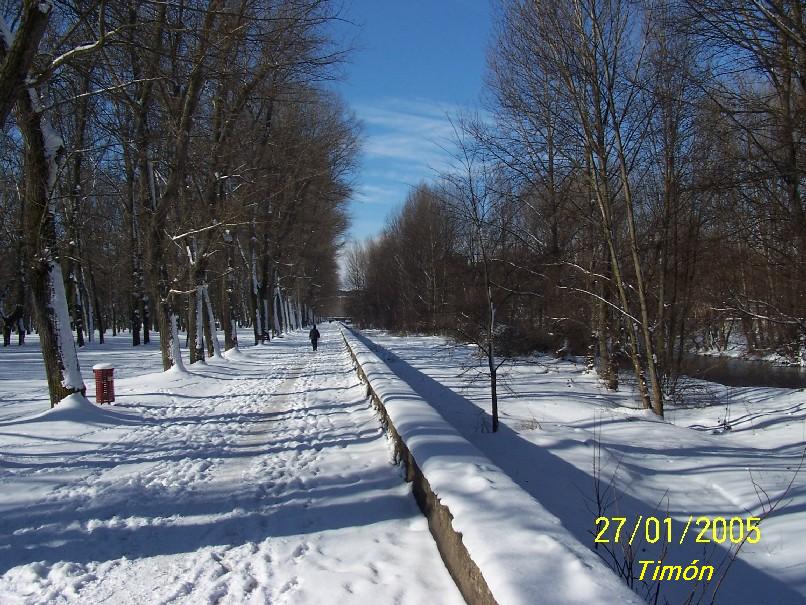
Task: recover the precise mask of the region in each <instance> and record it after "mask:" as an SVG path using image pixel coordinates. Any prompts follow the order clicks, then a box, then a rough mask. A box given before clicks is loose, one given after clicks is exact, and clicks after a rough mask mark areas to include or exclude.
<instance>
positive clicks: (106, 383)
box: [92, 363, 115, 403]
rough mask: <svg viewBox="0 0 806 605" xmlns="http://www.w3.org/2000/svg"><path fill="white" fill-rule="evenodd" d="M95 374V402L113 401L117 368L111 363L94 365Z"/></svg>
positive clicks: (93, 371)
mask: <svg viewBox="0 0 806 605" xmlns="http://www.w3.org/2000/svg"><path fill="white" fill-rule="evenodd" d="M92 373H93V374H94V375H95V403H112V402H113V401H114V400H115V380H114V377H113V375H114V373H115V368H114V367H113V366H112V364H109V363H98V364H95V365H94V366H92Z"/></svg>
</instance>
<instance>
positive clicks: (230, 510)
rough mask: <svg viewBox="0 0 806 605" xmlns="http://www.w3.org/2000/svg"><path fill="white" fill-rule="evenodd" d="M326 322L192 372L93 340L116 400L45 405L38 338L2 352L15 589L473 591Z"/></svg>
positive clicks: (264, 595) (8, 585) (0, 446)
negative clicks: (441, 542) (459, 583)
mask: <svg viewBox="0 0 806 605" xmlns="http://www.w3.org/2000/svg"><path fill="white" fill-rule="evenodd" d="M322 334H323V340H322V342H321V344H320V348H319V351H317V352H316V353H313V352H312V351H310V350H309V349H310V346H309V344H308V343H307V341H306V338H305V335H304V334H296V335H291V336H288V337H286V338H284V339H277V340H275V341H273V342H272V343H271V344H269V345H266V346H258V347H245V348H243V349H242V352H241V353H240V354H238V355H236V356H232V357H230V358H228V359H226V360H223V359H221V360H213V361H212V362H211V363H209V364H208V365H206V366H204V365H198V364H197V365H194V366H192V367H191V369H190V371H189V373H187V374H181V373H176V372H168V373H162V372H160V371H159V369H160V360H159V351H158V350H157V349H156V347H155V346H154V345H151V346H150V348H148V349H143V348H138V349H132V348H131V347H130V346H129V344H128V338H127V337H126V336H120V337H118V338H117V339H110V343H109V344H107V345H105V346H103V347H102V346H99V345H93V346H91V347H90V348H88V349H85V350H82V351H81V353H80V357H81V362H82V367H83V368H84V375H85V380H87V382H88V387H89V391H90V392H91V391H92V385H91V378H90V374H91V372H89V371H88V368H89V367H91V365H92V364H94V363H97V362H98V361H101V360H102V361H106V362H111V363H112V364H113V365H115V367H116V368H118V369H117V370H116V384H115V386H116V395H117V402H116V404H115V405H114V406H104V407H103V408H102V409H98V408H97V407H95V406H93V407H91V408H86V407H85V406H83V405H81V404H80V403H76V404H74V405H65V404H64V403H63V404H61V405H60V406H58V407H57V408H55V409H54V410H53V411H46V412H45V413H42V412H43V411H44V410H47V409H48V407H49V406H48V403H47V397H46V387H45V383H44V380H43V375H42V365H41V359H40V357H39V352H38V349H37V346H36V341H35V339H31V342H30V344H29V345H26V346H25V347H23V348H17V347H13V346H12V347H9V348H7V349H3V350H0V378H2V383H0V603H2V604H4V605H5V604H14V603H66V602H74V603H115V604H119V603H120V604H126V603H193V604H199V603H295V604H296V603H302V604H305V603H346V602H352V603H424V602H439V603H460V602H462V600H461V597H460V595H459V594H458V591H457V590H456V588H455V586H454V585H453V583H452V581H451V579H450V577H449V575H448V573H447V571H446V570H445V568H444V567H443V565H442V562H441V560H440V558H439V554H438V552H437V550H436V547H435V545H434V543H433V541H432V540H431V536H430V534H429V532H428V527H427V523H426V521H425V519H424V518H423V517H422V516H421V515H420V513H419V511H418V510H417V508H416V504H415V502H414V500H413V498H412V496H411V494H410V489H409V486H408V485H407V484H405V483H403V481H402V479H401V477H400V472H399V470H398V469H397V468H396V467H394V466H392V465H391V463H390V451H389V447H388V445H387V442H386V439H385V437H384V435H383V433H382V432H381V428H380V426H379V424H378V421H377V418H376V417H375V415H374V413H373V412H372V410H371V408H370V407H369V404H368V403H367V401H366V398H365V391H364V388H363V387H362V386H361V385H360V384H359V383H358V381H357V379H356V377H355V373H354V372H353V371H352V367H351V365H350V360H349V358H348V356H347V354H346V352H345V350H344V348H343V344H342V341H341V336H340V335H339V333H338V331H337V330H336V329H335V328H334V327H333V326H324V329H322ZM244 336H245V338H244V341H247V340H248V339H247V338H246V335H244Z"/></svg>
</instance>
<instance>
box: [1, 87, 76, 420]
mask: <svg viewBox="0 0 806 605" xmlns="http://www.w3.org/2000/svg"><path fill="white" fill-rule="evenodd" d="M38 103H39V101H38V98H37V95H36V92H35V91H34V90H28V91H26V92H25V93H23V94H21V95H20V98H19V101H18V103H17V125H18V127H19V129H20V133H21V135H22V138H23V141H24V143H25V178H24V192H25V193H24V195H25V205H24V208H25V214H24V222H23V228H24V230H25V243H26V255H25V256H26V258H27V259H28V263H29V273H28V275H29V282H30V284H31V298H32V303H33V308H34V317H35V320H36V323H37V328H38V331H39V337H40V342H41V348H42V357H43V360H44V362H45V372H46V375H47V381H48V391H49V393H50V402H51V406H55V405H56V404H57V403H58V402H59V401H61V400H62V399H64V398H65V397H67V396H68V395H72V394H74V393H81V394H82V395H83V394H84V392H85V391H86V387H85V386H84V381H83V379H82V378H81V370H80V366H79V362H78V355H77V353H76V347H75V342H74V341H73V337H72V333H71V331H70V316H69V312H68V310H67V296H66V294H65V291H64V281H63V279H62V271H61V267H60V265H59V259H58V256H57V254H56V246H57V240H56V230H55V216H54V214H55V209H54V200H53V198H52V194H53V188H54V185H55V182H56V170H57V165H56V164H57V161H58V158H59V154H60V153H61V141H60V140H59V139H58V137H57V136H56V135H55V133H54V132H53V131H52V130H51V129H50V127H48V126H46V125H45V123H44V122H43V117H42V113H41V109H40V108H39V107H38Z"/></svg>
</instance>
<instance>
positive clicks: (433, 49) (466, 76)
mask: <svg viewBox="0 0 806 605" xmlns="http://www.w3.org/2000/svg"><path fill="white" fill-rule="evenodd" d="M490 2H491V0H345V4H344V17H345V18H347V19H349V20H350V21H351V22H352V23H354V25H345V26H344V31H343V35H344V36H345V37H346V38H348V39H350V38H352V39H353V40H354V43H355V46H356V47H357V48H356V50H355V51H354V52H353V54H352V56H351V60H350V63H349V64H348V65H347V66H345V69H344V74H345V78H344V80H343V81H341V82H339V83H338V85H337V88H338V90H339V92H340V93H341V94H342V95H343V96H344V98H345V100H346V101H347V103H348V104H349V105H350V107H351V108H352V109H353V111H354V112H355V113H356V115H357V117H358V118H359V119H360V120H361V122H362V123H363V139H364V145H363V154H362V158H361V168H360V170H359V172H358V173H357V175H356V181H355V192H356V193H355V196H354V197H355V201H354V202H353V204H352V211H351V214H352V218H353V221H352V228H351V233H350V235H351V236H352V237H353V238H354V239H359V240H362V239H364V238H366V237H370V236H373V235H375V234H377V233H378V232H379V231H380V230H381V228H382V227H383V225H384V222H385V219H386V217H387V216H388V215H389V213H390V212H391V210H392V209H394V208H395V207H397V206H399V205H400V204H401V203H402V202H403V200H404V199H405V197H406V194H407V193H408V191H409V188H410V187H411V186H412V185H416V184H418V183H419V182H421V181H424V180H430V179H431V178H433V177H434V174H435V173H434V170H435V169H436V170H439V169H444V168H446V167H447V166H448V162H449V154H448V153H447V152H446V151H445V150H444V149H443V147H449V145H450V140H451V136H452V127H451V125H450V122H449V121H448V115H455V114H456V113H457V112H460V111H463V110H466V109H469V110H473V109H476V108H477V107H478V104H479V98H480V96H481V89H482V81H483V78H484V72H485V66H486V50H487V44H488V41H489V37H490V29H491V17H490V13H491V4H490Z"/></svg>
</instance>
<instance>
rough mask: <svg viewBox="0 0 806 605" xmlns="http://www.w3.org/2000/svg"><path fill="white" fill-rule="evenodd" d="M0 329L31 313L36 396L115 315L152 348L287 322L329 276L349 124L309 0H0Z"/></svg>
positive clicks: (207, 344)
mask: <svg viewBox="0 0 806 605" xmlns="http://www.w3.org/2000/svg"><path fill="white" fill-rule="evenodd" d="M3 11H4V19H5V23H6V24H10V26H11V27H12V28H13V30H14V31H13V33H12V31H10V30H9V27H8V25H7V26H6V30H5V31H4V32H3V34H4V48H3V50H2V52H3V54H4V57H5V58H4V64H3V65H4V67H3V72H2V78H3V79H2V90H3V100H2V109H3V114H2V117H3V119H4V122H5V124H6V128H5V129H4V132H3V140H2V146H3V149H4V152H3V154H2V161H3V173H2V179H3V182H2V207H1V208H0V211H1V212H2V223H3V225H4V229H5V236H4V237H3V238H2V246H3V250H2V254H3V259H4V261H3V265H2V272H3V273H2V276H0V280H2V287H3V291H2V302H3V311H2V312H3V324H4V339H5V340H4V344H5V345H6V346H8V344H9V342H10V339H11V332H12V331H17V332H18V334H19V338H20V339H23V338H24V335H25V331H30V330H31V329H32V327H34V326H35V327H36V330H37V332H38V333H39V334H40V337H41V339H42V350H43V355H44V360H45V366H46V368H47V374H48V386H49V389H50V399H51V402H52V403H53V404H55V403H57V402H58V401H59V400H60V399H62V398H64V397H65V396H66V395H69V394H70V393H72V392H77V391H80V390H81V389H83V387H84V385H83V383H82V382H81V378H80V376H77V375H76V371H75V368H76V367H77V361H76V353H75V347H74V346H73V338H72V337H71V335H70V330H71V326H72V329H73V330H74V331H75V343H76V346H78V347H81V346H83V345H84V343H85V342H87V341H89V342H91V341H93V340H94V339H96V338H97V339H98V340H99V341H100V342H103V339H104V334H105V333H107V332H111V333H112V334H116V333H117V332H118V331H119V330H122V329H127V330H128V331H129V332H130V334H131V339H132V345H134V346H138V345H139V344H141V343H148V342H149V340H150V338H151V336H152V334H154V333H155V332H156V333H159V334H163V335H166V337H165V338H161V339H160V345H161V348H162V359H163V368H164V369H166V370H167V369H168V368H170V367H171V366H173V365H174V364H182V363H183V362H182V359H181V356H180V354H179V344H178V338H179V336H178V334H179V332H178V330H179V329H180V328H181V329H182V330H183V331H186V332H187V334H188V338H189V340H190V344H189V347H188V348H189V352H190V357H189V361H190V363H193V362H195V361H197V360H202V361H203V360H204V359H205V358H206V357H208V356H212V355H213V353H214V349H215V347H219V346H220V345H219V342H218V336H217V335H216V327H215V325H216V324H219V325H220V328H221V331H223V339H224V343H223V346H224V349H231V348H233V347H234V346H236V344H237V335H236V330H235V326H236V324H238V323H240V324H241V325H248V326H251V327H252V330H253V333H254V342H260V341H263V340H266V339H268V338H269V334H271V333H281V332H283V331H284V330H287V329H289V328H290V327H292V326H293V327H298V326H299V325H301V323H302V322H303V321H307V318H309V317H311V316H312V313H313V311H312V309H313V308H314V307H315V306H316V305H317V304H319V301H321V300H324V299H327V297H328V296H332V295H333V294H334V291H335V289H336V288H337V286H338V274H337V268H336V258H335V255H336V250H337V246H338V242H339V241H340V238H341V236H342V235H343V233H344V230H345V228H346V224H347V223H346V221H347V215H346V210H345V205H346V203H347V200H348V198H349V193H350V187H349V174H350V171H351V170H352V167H353V163H354V159H355V154H356V151H357V146H356V145H357V138H356V137H357V125H356V124H355V123H354V119H353V117H352V116H351V115H350V113H349V112H348V111H347V109H346V108H345V107H344V106H343V104H342V102H341V101H340V100H339V98H338V97H337V96H336V95H334V94H333V93H331V92H329V91H328V90H327V89H326V88H325V87H323V86H322V83H323V82H326V81H327V80H328V79H329V78H331V77H332V76H333V69H334V65H335V64H337V63H338V62H339V61H340V60H341V55H342V53H343V52H344V51H343V50H341V49H339V48H336V47H335V46H334V45H333V43H332V41H331V40H329V39H328V38H327V37H326V36H325V35H324V33H323V29H324V28H325V26H326V25H327V23H328V22H329V20H331V19H332V18H334V14H335V13H333V9H332V7H330V6H329V5H328V3H327V2H324V1H318V0H314V1H299V2H297V1H293V2H280V3H275V2H252V1H244V2H239V3H238V2H225V1H223V0H222V1H218V0H214V1H212V2H169V3H164V2H108V1H106V0H100V1H98V2H90V3H86V2H78V3H73V2H54V3H52V4H49V3H47V2H28V1H25V2H23V3H22V6H20V3H19V2H7V3H5V6H4V7H3Z"/></svg>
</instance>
